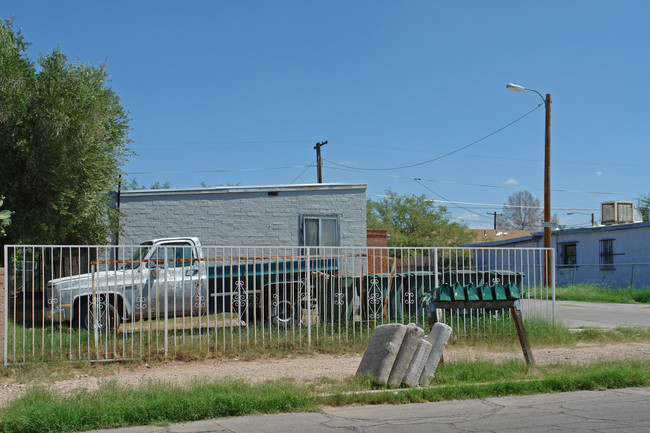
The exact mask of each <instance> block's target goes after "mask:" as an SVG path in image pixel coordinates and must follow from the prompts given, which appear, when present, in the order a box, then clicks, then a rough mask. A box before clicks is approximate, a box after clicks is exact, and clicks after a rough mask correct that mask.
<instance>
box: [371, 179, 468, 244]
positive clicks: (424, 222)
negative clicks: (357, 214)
mask: <svg viewBox="0 0 650 433" xmlns="http://www.w3.org/2000/svg"><path fill="white" fill-rule="evenodd" d="M386 195H387V196H388V197H387V198H384V199H382V200H380V201H378V202H375V201H372V200H368V203H367V206H366V212H367V219H366V224H367V226H368V228H383V229H387V230H388V233H389V235H390V239H389V241H388V245H389V246H393V247H436V246H437V247H447V246H457V245H460V244H463V243H469V242H471V241H472V238H473V235H472V234H471V233H469V232H467V231H466V229H467V227H466V226H465V225H463V224H458V223H454V222H451V221H450V213H449V211H448V210H447V208H446V207H444V206H437V205H436V204H435V203H434V201H433V200H430V199H429V198H427V196H426V195H425V194H422V195H420V196H416V195H411V196H407V197H402V196H399V195H397V194H396V193H394V192H393V191H392V190H391V189H388V190H387V191H386Z"/></svg>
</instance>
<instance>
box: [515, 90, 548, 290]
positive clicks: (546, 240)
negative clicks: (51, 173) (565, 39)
mask: <svg viewBox="0 0 650 433" xmlns="http://www.w3.org/2000/svg"><path fill="white" fill-rule="evenodd" d="M506 89H507V90H512V91H514V92H523V91H525V90H528V91H529V92H535V93H537V94H538V95H539V97H540V98H542V102H544V105H545V106H546V127H545V130H544V248H551V225H550V223H551V94H550V93H547V94H546V98H544V97H543V96H542V94H541V93H539V92H538V91H537V90H535V89H529V88H527V87H524V86H520V85H519V84H515V83H508V84H507V85H506ZM550 281H551V259H550V255H549V254H548V253H547V254H546V284H547V285H548V283H549V282H550Z"/></svg>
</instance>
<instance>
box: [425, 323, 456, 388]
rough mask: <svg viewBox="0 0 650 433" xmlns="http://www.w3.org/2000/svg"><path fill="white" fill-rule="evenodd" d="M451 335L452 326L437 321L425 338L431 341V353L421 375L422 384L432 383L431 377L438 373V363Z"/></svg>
mask: <svg viewBox="0 0 650 433" xmlns="http://www.w3.org/2000/svg"><path fill="white" fill-rule="evenodd" d="M450 336H451V327H450V326H448V325H445V324H444V323H440V322H438V323H436V324H435V325H433V329H431V332H430V333H429V335H428V336H426V337H425V339H426V340H427V341H428V342H430V343H431V353H430V354H429V359H428V360H427V363H426V365H425V366H424V371H422V376H420V385H422V386H428V385H429V384H430V383H431V379H433V376H434V375H435V374H436V369H437V368H438V363H439V362H440V358H441V357H442V352H443V350H445V346H447V341H449V337H450Z"/></svg>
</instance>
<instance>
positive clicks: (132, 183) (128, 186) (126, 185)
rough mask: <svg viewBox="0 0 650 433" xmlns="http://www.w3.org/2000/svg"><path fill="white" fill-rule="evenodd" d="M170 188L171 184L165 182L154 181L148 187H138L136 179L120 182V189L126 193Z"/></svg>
mask: <svg viewBox="0 0 650 433" xmlns="http://www.w3.org/2000/svg"><path fill="white" fill-rule="evenodd" d="M171 187H172V183H171V182H170V181H165V182H160V181H156V182H154V183H152V184H151V185H149V186H148V187H147V186H145V185H140V183H139V182H138V181H137V180H136V178H133V179H130V180H128V181H126V182H122V189H123V190H125V191H127V190H136V189H170V188H171Z"/></svg>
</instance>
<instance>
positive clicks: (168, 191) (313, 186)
mask: <svg viewBox="0 0 650 433" xmlns="http://www.w3.org/2000/svg"><path fill="white" fill-rule="evenodd" d="M367 187H368V184H366V183H310V184H300V185H253V186H215V187H206V188H203V187H200V188H165V189H139V190H122V191H120V195H121V196H127V197H128V196H131V197H137V196H151V195H186V194H231V193H264V192H296V191H343V190H353V189H356V190H363V191H365V190H366V188H367ZM112 194H117V192H115V191H112Z"/></svg>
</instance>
